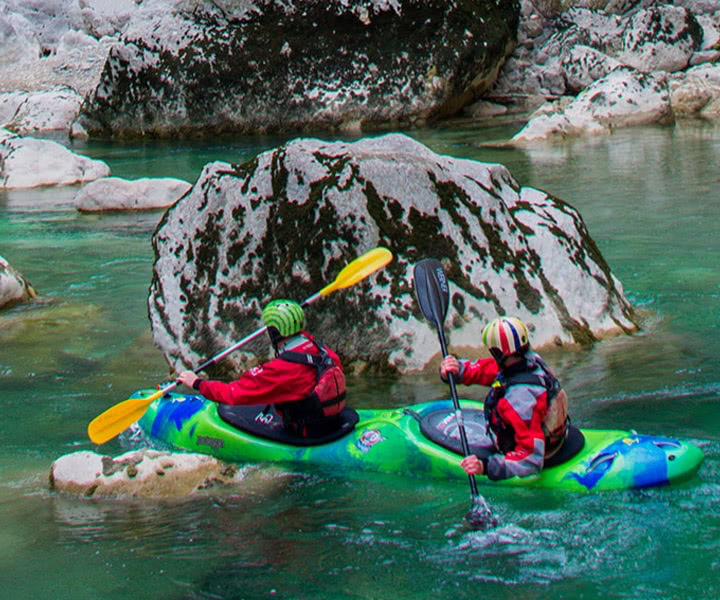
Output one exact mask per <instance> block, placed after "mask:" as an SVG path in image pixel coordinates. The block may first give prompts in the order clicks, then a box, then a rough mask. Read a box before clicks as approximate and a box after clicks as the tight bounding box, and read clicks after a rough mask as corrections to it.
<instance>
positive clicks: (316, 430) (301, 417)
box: [275, 340, 345, 437]
mask: <svg viewBox="0 0 720 600" xmlns="http://www.w3.org/2000/svg"><path fill="white" fill-rule="evenodd" d="M311 341H312V342H313V344H315V346H316V347H317V349H318V350H319V353H318V354H310V353H309V352H293V351H291V350H286V351H284V352H281V353H280V354H278V356H277V358H280V359H282V360H287V361H289V362H293V363H299V364H303V365H309V366H311V367H314V368H315V380H316V382H315V387H314V388H313V390H312V392H311V393H310V394H309V395H308V396H307V397H306V398H304V399H302V400H298V401H297V402H283V403H282V404H279V405H275V409H276V410H277V411H278V412H279V413H281V414H282V418H283V425H284V426H285V428H286V429H287V430H288V431H290V432H292V433H295V434H297V435H301V436H303V437H317V436H322V435H327V434H328V433H329V432H330V431H331V430H332V429H334V428H336V427H338V423H339V421H338V418H339V417H338V415H339V414H340V412H341V411H342V409H343V408H345V374H344V373H343V370H342V369H341V368H340V367H338V366H337V364H335V361H334V360H333V359H332V356H330V353H329V352H328V351H327V350H326V348H325V346H324V345H323V344H322V343H320V342H318V341H316V340H311Z"/></svg>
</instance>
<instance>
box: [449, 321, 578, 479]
mask: <svg viewBox="0 0 720 600" xmlns="http://www.w3.org/2000/svg"><path fill="white" fill-rule="evenodd" d="M482 340H483V344H484V345H485V346H486V347H487V348H488V350H489V351H490V354H491V355H492V358H481V359H479V360H476V361H475V362H470V361H467V360H457V359H456V358H455V357H453V356H447V357H446V358H445V359H444V360H443V361H442V363H441V364H440V376H441V377H442V378H443V379H444V380H447V374H448V373H454V374H455V378H456V379H455V380H456V381H457V382H458V383H463V384H465V385H472V384H480V385H486V386H490V393H489V394H488V396H487V399H486V400H485V419H486V421H487V423H488V433H489V435H490V438H491V439H492V440H493V443H494V445H495V449H496V451H497V452H496V453H494V454H491V455H490V456H489V457H487V458H478V457H477V456H474V455H470V456H467V457H465V458H464V459H463V460H462V461H461V463H460V465H461V466H462V468H463V469H464V470H465V472H466V473H468V474H469V475H470V474H472V475H483V474H485V475H487V476H488V477H489V478H490V479H494V480H498V479H508V478H510V477H514V476H519V477H525V476H527V475H532V474H534V473H538V472H539V471H540V470H541V469H542V468H543V464H544V461H545V460H546V459H548V458H550V457H551V456H553V455H554V454H555V453H556V452H557V451H558V450H559V449H560V447H561V446H562V445H563V443H564V441H565V439H566V436H567V431H568V409H567V406H568V402H567V395H566V394H565V392H564V391H563V390H562V389H560V384H559V382H558V380H557V379H556V378H555V376H554V375H553V374H552V372H551V371H550V369H549V368H548V367H547V365H546V364H545V362H544V361H543V360H542V358H540V356H539V355H538V354H536V353H535V352H532V351H531V350H530V343H529V336H528V331H527V328H526V327H525V325H524V324H523V322H522V321H520V320H519V319H517V318H514V317H503V318H499V319H495V320H494V321H492V322H491V323H489V324H488V325H487V326H486V327H485V329H484V330H483V333H482Z"/></svg>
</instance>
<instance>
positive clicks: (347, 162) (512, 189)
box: [149, 134, 636, 375]
mask: <svg viewBox="0 0 720 600" xmlns="http://www.w3.org/2000/svg"><path fill="white" fill-rule="evenodd" d="M153 245H154V248H155V264H154V273H153V282H152V285H151V289H150V297H149V312H150V319H151V322H152V327H153V336H154V339H155V342H156V343H157V344H158V345H159V346H160V348H161V349H162V350H163V351H164V353H165V354H166V356H167V358H168V360H169V362H170V363H171V365H173V366H175V367H177V368H180V367H181V365H183V364H184V365H187V366H196V365H198V364H199V363H200V362H201V361H202V360H204V359H206V358H208V357H210V356H213V355H214V354H217V353H218V352H220V351H221V350H223V349H224V348H227V347H229V346H231V345H232V344H233V343H234V342H236V341H237V340H239V339H241V338H243V337H245V336H246V335H247V334H249V333H250V332H252V331H254V330H255V329H257V328H258V327H260V326H261V325H262V323H261V322H260V321H259V315H260V313H261V309H262V306H263V305H264V304H265V303H266V302H267V301H269V300H271V299H272V298H276V297H289V298H294V299H296V300H298V301H302V300H303V299H305V298H308V297H310V296H312V295H313V294H314V293H315V292H317V291H319V290H320V289H322V288H323V287H324V286H325V285H327V284H328V283H330V282H332V281H333V280H334V279H335V277H336V276H337V274H338V273H339V272H340V270H341V269H342V268H343V267H344V266H345V265H346V264H348V263H349V262H350V261H351V260H353V259H354V258H356V257H357V256H359V255H360V254H362V253H363V252H365V251H367V250H369V249H370V248H373V247H375V246H386V247H388V248H389V249H390V250H392V252H393V254H394V256H395V258H394V260H393V262H391V263H390V264H389V265H388V266H387V267H386V268H385V269H383V270H382V271H380V272H378V273H377V274H376V275H374V276H372V277H371V278H369V279H368V280H365V281H363V282H361V283H359V284H357V285H355V286H353V287H352V288H350V289H347V290H344V291H338V292H335V293H334V294H332V295H329V296H327V297H326V298H325V299H323V300H321V301H318V302H317V305H315V306H313V307H312V308H309V309H308V310H307V311H306V313H307V315H308V323H309V329H310V330H312V331H314V332H315V333H317V335H318V336H319V338H320V339H321V340H323V341H325V342H326V343H328V344H329V345H330V346H332V347H334V348H336V349H337V350H338V352H339V353H340V354H341V356H342V358H343V359H344V360H345V361H346V362H348V363H349V362H355V361H358V363H360V362H362V363H363V364H367V365H369V366H372V367H375V368H379V369H390V370H398V371H401V372H407V371H413V370H416V369H421V368H423V367H424V366H425V365H426V364H428V363H429V361H430V360H431V359H432V358H433V355H435V354H437V353H438V351H439V346H438V341H437V336H436V333H435V331H434V330H433V329H431V327H430V326H429V325H428V324H427V323H426V322H425V321H424V320H423V319H422V316H421V315H420V313H419V311H418V309H417V307H416V304H415V301H414V298H413V291H412V266H413V265H414V263H415V262H417V261H418V260H420V259H422V258H425V257H429V256H431V257H436V258H439V259H442V260H443V261H444V266H445V271H446V273H447V276H448V279H449V280H450V283H451V307H450V310H449V313H448V318H447V329H448V333H449V339H450V342H451V343H452V344H453V345H456V346H463V347H469V348H475V349H478V350H479V349H480V331H481V328H482V326H483V325H484V324H485V322H486V321H488V320H490V319H492V318H494V317H495V316H497V315H503V314H512V315H516V316H518V317H520V318H521V319H523V320H525V321H526V322H527V324H528V326H529V327H530V329H531V331H532V338H533V340H532V341H533V344H534V345H535V346H536V347H537V346H542V345H545V344H560V345H562V344H574V343H576V344H588V343H591V342H592V341H593V340H595V339H596V338H597V337H598V336H602V335H605V334H608V333H611V332H623V331H631V330H633V329H635V328H636V325H635V323H634V320H633V309H632V307H631V305H630V304H629V302H628V301H627V300H626V299H625V297H624V294H623V289H622V286H621V284H620V282H619V281H618V280H617V279H616V278H615V277H614V276H613V275H612V273H611V270H610V267H609V266H608V265H607V263H606V262H605V260H604V259H603V257H602V255H601V254H600V251H599V250H598V248H597V246H596V245H595V243H594V242H593V240H592V238H591V237H590V235H589V233H588V231H587V229H586V227H585V224H584V223H583V220H582V217H581V216H580V214H579V213H578V212H577V211H576V210H575V209H573V208H572V207H571V206H569V205H568V204H566V203H564V202H563V201H561V200H559V199H557V198H554V197H552V196H549V195H548V194H546V193H544V192H541V191H539V190H535V189H532V188H523V187H521V186H520V185H519V184H518V183H517V182H516V181H515V180H514V179H513V177H512V176H511V174H510V173H509V171H508V170H507V169H506V168H505V167H503V166H502V165H498V164H485V163H479V162H476V161H471V160H459V159H455V158H451V157H448V156H441V155H438V154H435V153H433V152H432V151H430V150H429V149H428V148H426V147H425V146H423V145H422V144H420V143H418V142H416V141H414V140H412V139H411V138H409V137H407V136H404V135H398V134H392V135H386V136H383V137H379V138H374V139H364V140H362V141H359V142H355V143H352V144H348V143H330V142H323V141H319V140H313V139H298V140H295V141H292V142H290V143H288V144H286V145H284V146H282V147H280V148H277V149H275V150H272V151H268V152H265V153H263V154H261V155H259V156H257V157H256V158H255V159H253V160H251V161H249V162H247V163H245V164H242V165H232V164H229V163H221V162H217V163H213V164H209V165H207V166H206V167H205V169H204V171H203V173H202V175H201V176H200V177H199V179H198V181H197V183H196V184H195V186H194V188H193V190H192V191H191V192H190V193H189V194H188V195H186V196H185V197H184V198H182V199H181V200H180V201H179V202H178V203H177V204H175V205H174V206H173V207H171V208H170V209H169V210H168V212H167V213H166V214H165V217H164V218H163V220H162V221H161V223H160V224H159V226H158V228H157V230H156V231H155V234H154V236H153ZM263 339H264V338H263ZM254 344H255V345H254V346H251V347H248V348H247V350H248V351H250V352H251V353H252V354H245V355H240V354H238V355H234V356H232V357H229V358H228V359H226V360H225V361H224V362H223V363H222V365H220V366H218V367H217V368H216V370H215V373H214V374H215V375H227V374H230V373H229V372H230V371H233V372H237V371H239V370H241V369H244V368H245V367H247V366H248V364H249V363H250V362H251V360H252V359H254V358H256V357H258V356H259V357H264V356H265V355H266V354H267V351H268V347H267V340H264V341H261V342H254Z"/></svg>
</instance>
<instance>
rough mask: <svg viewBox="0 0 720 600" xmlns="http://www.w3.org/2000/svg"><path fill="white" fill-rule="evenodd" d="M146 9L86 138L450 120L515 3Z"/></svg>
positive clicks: (398, 1)
mask: <svg viewBox="0 0 720 600" xmlns="http://www.w3.org/2000/svg"><path fill="white" fill-rule="evenodd" d="M157 4H158V2H155V3H151V4H150V5H149V6H148V7H147V9H143V11H141V12H140V13H139V14H138V15H137V17H136V18H135V19H134V20H132V21H131V23H130V24H129V25H128V27H127V29H126V30H125V31H124V34H123V36H122V42H121V43H119V44H116V45H115V46H113V47H112V49H111V50H110V52H109V55H108V60H107V62H106V64H105V69H104V71H103V74H102V78H101V81H100V85H99V86H98V87H97V89H96V90H95V92H94V93H93V94H92V95H91V96H90V97H89V98H88V100H87V102H86V104H85V106H84V109H83V112H84V116H83V119H82V120H81V122H82V124H83V126H84V127H85V129H86V130H87V131H88V132H89V133H90V134H91V135H93V134H102V135H108V134H111V135H115V136H123V135H127V136H138V135H155V136H177V135H182V134H200V133H202V134H203V135H207V134H208V133H212V132H224V131H232V132H240V133H250V132H267V131H285V130H294V129H302V128H314V129H319V128H336V127H337V128H344V129H358V128H360V127H362V126H363V125H367V126H371V127H377V126H388V125H392V126H395V127H397V126H402V125H408V124H412V123H417V122H423V121H424V120H426V119H428V118H433V117H442V116H446V115H451V114H455V113H457V112H458V111H459V110H460V109H461V108H462V107H463V106H464V105H466V104H468V103H470V102H472V101H473V100H475V99H477V98H478V97H479V96H480V95H481V94H482V93H483V92H484V91H485V90H486V89H487V88H488V87H490V86H491V85H492V83H493V82H494V81H495V79H496V77H497V73H498V70H499V69H500V67H501V66H502V64H503V62H504V61H505V59H506V57H507V56H508V54H509V53H510V52H511V51H512V49H513V48H514V45H515V32H516V29H517V22H518V17H519V5H518V3H517V1H516V0H497V1H495V2H487V1H485V0H467V1H465V2H447V1H445V0H372V1H370V2H368V1H367V0H305V1H303V2H301V3H292V2H286V1H284V0H269V1H266V2H254V1H247V2H241V3H231V2H209V1H207V2H203V1H195V2H167V3H165V4H167V5H169V6H166V10H157V9H156V10H153V7H154V6H155V5H157Z"/></svg>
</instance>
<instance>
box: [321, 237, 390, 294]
mask: <svg viewBox="0 0 720 600" xmlns="http://www.w3.org/2000/svg"><path fill="white" fill-rule="evenodd" d="M392 259H393V255H392V252H390V250H388V249H387V248H382V247H378V248H374V249H372V250H370V251H369V252H366V253H365V254H363V255H362V256H358V257H357V258H356V259H355V260H354V261H352V262H351V263H350V264H349V265H347V266H346V267H345V268H344V269H343V270H342V271H340V273H338V276H337V277H336V278H335V281H333V282H332V283H331V284H329V285H327V286H325V287H324V288H323V289H322V290H320V295H321V296H327V295H328V294H329V293H330V292H334V291H335V290H340V289H343V288H347V287H350V286H351V285H355V284H356V283H357V282H358V281H362V280H363V279H365V278H366V277H367V276H368V275H372V274H373V273H374V272H375V271H377V270H378V269H382V268H383V267H384V266H385V265H386V264H388V263H389V262H390V261H391V260H392Z"/></svg>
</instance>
